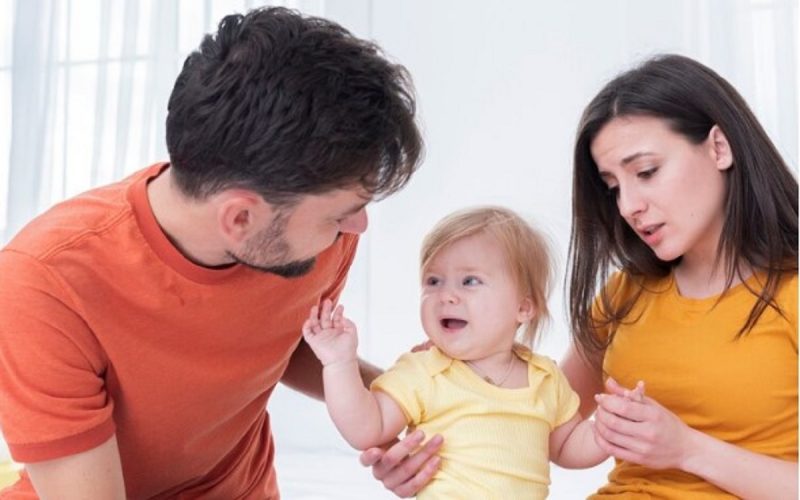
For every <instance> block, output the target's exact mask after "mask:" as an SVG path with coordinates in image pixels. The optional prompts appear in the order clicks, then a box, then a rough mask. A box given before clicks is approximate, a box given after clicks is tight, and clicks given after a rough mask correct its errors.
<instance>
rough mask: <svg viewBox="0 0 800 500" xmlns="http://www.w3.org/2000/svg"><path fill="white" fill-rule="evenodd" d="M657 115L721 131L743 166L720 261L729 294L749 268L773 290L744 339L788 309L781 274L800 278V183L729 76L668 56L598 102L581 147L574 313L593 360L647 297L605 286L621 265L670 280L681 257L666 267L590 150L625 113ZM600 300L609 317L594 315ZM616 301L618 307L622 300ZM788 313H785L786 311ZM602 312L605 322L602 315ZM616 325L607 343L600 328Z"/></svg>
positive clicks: (631, 272)
mask: <svg viewBox="0 0 800 500" xmlns="http://www.w3.org/2000/svg"><path fill="white" fill-rule="evenodd" d="M637 115H638V116H652V117H657V118H662V119H664V120H666V121H667V123H668V124H669V125H670V127H671V128H672V130H674V131H675V132H677V133H679V134H681V135H682V136H684V137H686V138H687V139H688V140H689V141H690V142H692V143H693V144H700V143H701V142H703V141H704V140H705V139H706V138H707V137H708V134H709V131H710V130H711V127H713V126H714V125H718V126H719V128H720V129H721V130H722V132H723V133H724V134H725V136H726V137H727V139H728V142H729V144H730V147H731V151H732V154H733V167H732V168H730V169H728V170H727V171H726V175H727V181H726V183H727V193H726V199H725V207H724V213H725V221H724V225H723V228H722V234H721V237H720V241H719V248H718V255H720V256H724V257H725V258H724V260H723V261H724V262H725V266H726V269H725V271H726V277H727V283H726V287H725V290H726V291H727V290H728V289H729V288H730V286H731V284H732V282H733V280H734V278H736V277H737V276H738V277H739V278H740V279H741V278H742V276H740V275H739V272H740V269H741V267H740V266H741V265H742V264H744V265H745V266H749V267H751V268H753V269H756V270H759V271H761V272H764V273H765V274H766V281H765V283H764V284H763V287H762V288H760V289H758V290H751V292H752V293H753V294H754V295H756V296H757V297H758V300H757V302H756V304H755V305H754V306H753V309H752V310H751V311H750V314H749V316H748V318H747V321H746V322H745V324H744V325H742V327H741V329H740V330H739V332H738V334H737V338H738V337H740V336H742V335H744V334H746V333H747V332H748V331H750V330H751V329H752V328H753V326H754V325H755V324H756V322H757V321H758V318H759V317H760V316H761V314H762V313H763V312H764V310H765V309H766V308H767V307H774V308H775V309H776V310H778V311H779V312H781V311H780V308H779V307H778V306H777V304H776V303H775V299H774V297H775V293H776V290H777V287H778V284H779V281H780V278H781V276H782V275H783V274H784V273H787V272H797V180H796V179H795V178H794V176H793V175H792V173H791V172H790V171H789V169H788V167H787V166H786V163H785V162H784V161H783V159H782V158H781V156H780V154H779V153H778V151H777V150H776V148H775V146H774V145H773V144H772V141H770V139H769V137H767V134H766V132H764V129H763V128H762V127H761V125H760V124H759V123H758V120H757V119H756V117H755V116H754V115H753V113H752V111H750V108H749V107H748V106H747V103H746V102H745V101H744V99H742V97H741V96H740V95H739V93H738V92H737V91H736V90H735V89H734V88H733V87H732V86H731V85H730V84H729V83H728V82H727V81H726V80H725V79H723V78H722V77H720V76H719V75H718V74H716V73H715V72H714V71H712V70H711V69H709V68H707V67H706V66H704V65H702V64H700V63H698V62H697V61H694V60H692V59H689V58H687V57H683V56H679V55H662V56H657V57H655V58H653V59H650V60H648V61H646V62H645V63H644V64H642V65H641V66H639V67H637V68H635V69H633V70H630V71H627V72H625V73H622V74H621V75H619V76H618V77H616V78H615V79H614V80H612V81H611V82H609V83H608V84H607V85H606V86H605V87H604V88H603V89H602V90H601V91H600V93H599V94H597V96H596V97H595V98H594V99H593V100H592V101H591V102H590V103H589V105H588V106H587V107H586V109H585V110H584V113H583V116H582V117H581V121H580V125H579V127H578V134H577V139H576V143H575V157H574V162H575V165H574V173H573V194H572V234H571V237H570V250H569V255H570V257H569V259H570V264H571V274H570V278H569V280H570V281H569V307H570V317H571V322H572V331H573V336H574V339H575V341H576V343H577V345H578V346H579V348H580V350H581V352H582V353H583V354H584V355H587V356H588V355H591V354H594V353H597V352H598V351H600V350H602V349H604V348H605V347H606V346H607V345H608V343H609V342H610V341H611V339H612V338H613V329H614V326H615V325H619V324H620V323H621V322H622V321H623V320H625V318H626V316H627V315H628V314H629V313H630V311H631V309H632V308H633V306H634V304H635V302H636V300H638V297H639V295H640V294H641V292H642V290H643V289H642V286H643V285H641V284H640V285H639V292H638V293H634V294H633V295H632V296H630V297H627V298H626V299H625V300H622V301H620V300H618V299H619V298H618V297H609V296H608V294H607V293H605V291H604V288H603V287H604V285H605V283H606V281H607V280H608V278H609V272H610V271H611V270H613V269H615V268H618V269H620V270H621V271H622V272H623V273H625V274H626V275H627V276H628V277H629V278H631V279H632V280H634V282H639V283H643V282H644V280H645V279H646V278H648V277H658V276H666V275H667V274H669V273H670V271H671V269H672V267H673V266H674V265H675V264H676V263H677V262H678V261H679V260H676V261H672V262H664V261H662V260H660V259H658V257H656V255H655V254H654V253H653V252H652V250H651V249H650V248H649V247H648V246H647V245H646V244H645V243H644V242H643V241H641V239H640V238H639V237H638V236H637V235H636V233H635V232H634V231H633V230H632V229H631V228H630V227H629V226H628V224H627V223H626V222H625V220H624V219H623V218H622V217H621V216H620V214H619V210H618V208H617V205H616V200H615V199H614V197H613V196H609V195H608V190H607V188H606V186H605V184H604V183H603V181H602V180H601V178H600V175H599V173H598V168H597V164H596V163H595V161H594V158H592V154H591V151H590V147H591V144H592V141H593V140H594V138H595V137H596V136H597V134H598V133H599V132H600V130H601V129H602V128H603V127H604V126H605V125H606V124H607V123H608V122H609V121H611V120H612V119H613V118H615V117H618V116H637ZM598 294H599V296H600V301H601V302H600V305H601V309H602V311H603V313H602V314H601V315H599V316H597V315H596V313H593V311H592V304H593V303H594V300H595V297H597V296H598ZM612 298H613V299H614V303H613V304H612V300H611V299H612ZM781 313H782V312H781ZM593 314H595V316H593ZM609 326H610V327H611V330H612V335H610V336H609V337H608V338H607V339H606V340H601V339H600V338H599V337H598V336H597V334H596V330H597V328H605V327H609Z"/></svg>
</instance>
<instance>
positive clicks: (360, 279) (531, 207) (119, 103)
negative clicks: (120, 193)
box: [0, 0, 798, 499]
mask: <svg viewBox="0 0 800 500" xmlns="http://www.w3.org/2000/svg"><path fill="white" fill-rule="evenodd" d="M23 1H24V0H23ZM261 3H263V2H259V1H241V0H240V1H220V0H213V1H212V0H206V1H203V2H200V1H196V2H194V1H187V0H180V1H175V0H165V1H163V2H153V1H145V0H141V1H139V2H136V1H125V2H123V1H122V0H119V1H116V0H109V1H104V0H82V1H77V0H72V1H70V0H30V3H25V5H27V6H31V5H33V6H34V7H31V8H32V9H34V10H33V14H34V17H41V18H43V19H50V17H48V16H49V15H50V14H52V13H54V14H53V16H54V17H53V19H56V20H57V21H58V22H56V23H55V24H54V25H53V26H56V27H57V28H58V29H55V28H53V26H51V25H38V27H39V28H40V29H39V30H38V31H37V30H34V29H28V28H27V25H26V28H25V29H24V30H23V29H16V30H15V27H16V26H15V22H16V19H17V17H15V15H14V13H15V12H14V11H15V9H16V10H17V11H19V5H20V4H19V3H18V2H12V1H11V0H0V11H2V12H0V44H2V45H0V109H2V110H3V112H2V113H0V234H3V230H4V231H5V233H4V234H5V236H2V238H3V239H7V238H8V237H9V236H10V235H11V234H12V233H13V230H14V229H15V228H16V227H18V226H19V225H21V224H22V223H24V222H25V221H26V220H28V219H30V217H32V216H33V215H35V214H36V213H37V212H39V211H41V210H42V209H44V208H46V207H47V206H49V205H50V204H51V203H53V202H55V201H57V200H59V199H62V198H64V197H66V196H71V195H73V194H76V193H78V192H80V191H82V190H84V189H87V188H88V187H90V186H92V185H96V184H98V183H104V182H108V181H109V180H111V179H114V178H118V177H119V176H121V174H122V173H125V172H130V171H133V170H136V169H138V168H141V167H143V166H145V165H146V164H148V163H151V162H154V161H159V160H162V159H165V158H166V155H165V148H164V144H163V138H162V133H163V119H164V116H165V112H166V101H165V99H166V97H167V95H168V91H169V88H171V85H172V82H173V81H174V77H175V75H176V74H177V71H178V69H179V67H180V64H181V61H182V59H183V57H185V55H186V52H187V51H188V50H189V49H191V48H192V47H194V46H196V45H197V43H198V42H199V39H200V33H202V32H203V31H208V30H210V29H211V27H212V26H213V25H214V24H215V23H216V22H217V21H218V19H219V17H220V16H221V15H222V14H225V13H230V12H233V11H242V10H243V9H244V8H245V7H251V6H254V5H259V4H261ZM284 3H285V4H288V5H289V6H294V7H298V8H300V9H301V10H303V11H304V12H307V13H310V14H315V15H323V16H325V17H329V18H331V19H334V20H337V21H339V22H341V23H342V24H343V25H344V26H345V27H347V28H349V29H351V30H352V31H354V32H355V33H356V34H357V35H359V36H363V37H366V38H370V39H373V40H375V41H376V42H378V43H379V44H380V45H381V46H382V47H383V48H384V49H385V51H386V52H387V53H388V54H389V55H390V57H391V58H392V59H394V60H396V61H397V62H400V63H402V64H404V65H405V66H406V67H407V68H408V69H409V70H410V72H411V74H412V75H413V78H414V81H415V84H416V88H417V94H418V102H419V111H420V121H421V125H422V129H423V133H424V136H425V140H426V144H427V155H426V158H425V162H424V164H423V165H422V167H421V169H420V171H419V172H418V173H417V174H416V175H415V177H414V178H413V179H412V181H411V183H410V184H409V186H408V187H407V188H406V189H405V190H404V191H402V192H401V193H399V194H397V195H395V196H393V197H392V198H389V199H387V200H385V201H382V202H380V203H378V204H375V205H374V206H372V207H371V208H370V217H371V221H370V227H369V230H368V232H367V234H366V235H365V237H364V239H363V240H362V245H361V247H360V249H359V254H358V257H357V261H356V263H355V265H354V268H353V271H352V273H351V276H350V281H349V284H348V288H347V290H346V291H345V295H344V297H343V299H342V300H343V302H344V303H345V304H346V306H347V309H348V311H349V313H350V314H351V316H352V318H353V319H354V320H355V321H356V322H357V323H358V325H359V328H360V332H361V344H360V352H361V354H362V356H363V357H365V358H366V359H369V360H370V361H373V362H374V363H376V364H378V365H381V366H388V365H389V364H390V363H391V362H393V361H394V359H395V358H396V357H397V356H398V355H399V354H400V353H402V352H404V351H405V350H407V349H408V348H409V347H410V346H411V345H413V344H416V343H418V342H420V341H422V340H423V339H424V336H423V334H422V331H421V328H420V326H419V321H418V312H417V299H418V287H417V255H418V250H419V243H420V241H421V239H422V236H423V235H424V234H425V232H426V231H427V230H428V229H429V228H430V227H431V226H432V225H433V224H434V222H435V221H436V220H438V219H439V218H440V217H441V216H443V215H445V214H446V213H449V212H451V211H452V210H455V209H458V208H462V207H465V206H468V205H475V204H486V203H491V204H501V205H506V206H508V207H510V208H512V209H514V210H517V211H518V212H520V213H521V214H523V215H525V216H527V217H529V218H531V219H532V220H533V221H534V222H535V223H536V224H537V225H538V226H539V227H540V228H542V229H543V230H544V231H545V232H546V233H547V234H548V235H549V237H550V238H551V240H552V246H553V250H554V254H555V255H556V257H557V262H558V266H559V267H558V281H557V286H556V289H555V291H554V293H553V296H552V298H551V302H550V306H551V311H552V314H553V321H552V322H551V324H550V326H549V328H548V330H547V332H546V333H545V336H544V338H543V340H542V342H541V343H540V344H539V349H538V350H539V351H540V352H542V353H544V354H547V355H549V356H551V357H553V358H556V359H558V358H560V357H561V355H562V354H563V352H564V350H565V348H566V345H567V342H568V338H569V332H568V329H567V326H566V325H567V323H566V319H565V312H564V307H563V304H564V300H563V294H564V292H563V287H562V284H563V272H564V266H565V261H566V249H567V242H568V238H569V225H570V203H571V200H570V197H571V192H570V184H571V147H572V140H573V136H574V133H575V129H576V126H577V122H578V119H579V116H580V113H581V110H582V108H583V106H585V104H586V103H588V101H589V100H590V99H591V97H592V96H593V95H594V94H595V93H596V92H597V91H598V90H599V89H600V87H601V86H602V85H603V84H604V83H605V82H606V81H607V80H608V79H610V78H611V77H613V76H614V75H615V74H616V73H618V72H619V71H622V70H624V69H627V68H630V67H631V66H632V65H633V64H635V63H637V62H639V61H641V60H642V59H643V58H645V57H647V56H650V55H652V54H655V53H659V52H678V53H682V54H685V55H689V56H692V57H695V58H697V59H699V60H700V61H702V62H704V63H706V64H708V65H710V66H711V67H712V68H714V69H715V70H717V71H718V72H719V73H720V74H722V75H723V76H724V77H726V78H728V79H729V80H730V81H731V83H733V84H734V85H735V86H736V87H737V88H738V89H739V90H740V92H741V93H742V94H743V95H744V97H745V99H746V100H747V101H748V102H749V103H750V104H751V106H752V107H753V109H754V111H755V112H756V114H757V115H758V116H759V118H760V119H761V120H762V123H763V124H764V126H765V128H766V129H767V132H768V133H769V134H770V136H771V137H772V138H773V140H774V141H775V142H776V144H777V146H778V148H779V150H780V151H781V152H782V154H783V155H784V157H785V159H786V160H787V162H788V163H789V164H790V165H791V166H792V167H793V168H794V169H796V168H797V164H798V116H797V115H798V98H797V83H798V59H797V58H798V49H797V12H798V9H797V2H796V1H795V0H559V1H556V0H553V1H547V2H545V1H533V0H505V1H478V0H468V1H456V0H433V1H431V0H427V1H426V0H396V1H380V0H327V1H325V0H309V1H303V0H299V1H296V2H284ZM103 8H106V9H107V10H106V11H103V10H102V9H103ZM35 9H42V16H36V14H38V11H37V10H35ZM47 9H50V10H47ZM137 9H139V10H137ZM156 9H161V10H163V11H164V12H161V11H157V10H156ZM103 12H105V14H103ZM137 12H138V14H136V13H137ZM45 14H46V15H45ZM134 14H136V15H134ZM103 16H108V17H109V18H110V19H116V20H117V21H115V22H117V23H120V24H118V25H114V26H116V27H114V28H112V29H111V30H110V33H106V35H105V36H107V37H109V39H110V42H109V41H108V40H106V44H105V45H104V44H103V43H101V40H105V39H104V38H103V36H104V35H103V31H102V30H100V29H99V28H98V26H102V25H103V23H98V19H104V18H103ZM123 19H124V22H123V21H122V20H123ZM135 23H139V24H138V25H137V24H135ZM147 23H149V25H147V26H146V30H145V28H141V29H142V30H144V31H142V32H141V33H145V34H144V35H142V34H140V36H138V38H136V37H135V36H134V39H133V40H131V36H132V35H131V33H129V32H128V31H126V30H125V29H123V27H124V26H131V25H133V26H145V24H147ZM154 26H155V28H154ZM54 33H55V34H54ZM12 34H13V35H12ZM120 34H121V36H122V38H121V39H118V38H115V37H118V36H120ZM134 34H135V33H134ZM47 36H51V37H55V38H54V41H53V46H55V47H57V48H58V50H59V54H61V55H59V56H58V57H55V58H54V60H55V62H53V61H49V62H48V61H47V60H44V62H41V61H39V62H41V64H42V66H41V67H37V68H35V69H34V70H33V71H29V72H25V71H23V70H24V63H23V62H21V61H27V60H28V55H29V54H30V55H32V54H34V53H36V51H37V50H38V47H39V45H42V44H38V45H37V43H36V42H37V41H40V39H42V37H47ZM58 37H66V38H64V40H67V39H68V40H71V43H69V44H66V43H62V42H61V38H58ZM115 40H117V41H118V42H119V43H117V42H115ZM120 40H121V41H120ZM45 45H46V44H45ZM104 47H106V48H105V49H104ZM108 47H110V48H108ZM126 47H127V49H126ZM165 47H168V48H165ZM169 50H171V51H172V52H169ZM109 51H110V52H111V53H108V52H109ZM114 51H118V52H119V53H116V52H114ZM126 51H127V52H126ZM62 52H64V54H62ZM76 54H77V55H76ZM115 54H116V55H115ZM164 54H168V55H169V57H167V56H165V55H164ZM12 55H13V57H12ZM173 56H174V57H173ZM103 57H107V58H108V57H111V58H112V59H113V58H114V57H116V58H117V59H114V60H113V61H111V63H109V64H107V65H105V66H104V65H103V64H104V63H101V62H98V61H101V60H102V59H103ZM31 59H33V57H31ZM40 59H41V58H40ZM49 64H52V66H48V65H49ZM47 68H56V69H55V70H54V71H53V72H52V78H53V79H52V80H51V81H50V82H46V81H45V82H44V84H47V85H50V87H47V85H45V86H44V88H45V89H46V90H45V91H43V95H45V96H49V98H48V99H45V98H40V96H38V95H33V92H34V90H37V89H40V88H41V86H42V85H43V84H42V79H43V78H44V76H43V75H45V76H47V75H51V73H48V72H47V71H46V69H47ZM98 68H106V69H107V70H108V75H111V76H110V77H109V79H108V81H106V80H102V79H101V77H102V78H106V76H105V75H106V74H105V73H103V71H105V70H103V71H101V70H100V69H98ZM69 75H71V76H69ZM101 81H102V82H103V84H102V85H101V84H100V83H99V82H101ZM12 88H14V89H16V90H15V91H14V92H12V91H11V90H12ZM101 90H102V92H101ZM48 92H49V93H48ZM12 96H13V98H12ZM131 103H133V104H131ZM30 106H40V108H41V109H39V111H41V112H39V111H37V112H32V111H30V110H29V109H28V108H29V107H30ZM8 109H12V110H13V120H12V113H8V112H7V111H6V110H8ZM37 120H39V121H37ZM12 125H13V127H12ZM12 128H13V133H12ZM26 130H34V131H41V132H42V134H38V132H37V134H27V133H26V132H25V131H26ZM42 138H43V139H44V140H40V139H42ZM37 155H38V156H37ZM6 160H8V161H6ZM37 176H38V177H37ZM0 241H2V240H0ZM270 411H271V414H272V417H273V422H274V426H275V434H276V441H277V445H278V450H277V460H278V475H279V480H280V482H281V485H282V487H283V493H284V497H285V498H288V499H295V498H304V499H312V498H324V499H339V498H340V499H354V498H363V499H374V498H382V497H386V498H391V497H390V496H388V494H386V493H384V492H383V490H382V489H381V487H380V485H378V484H377V483H375V482H374V481H373V480H372V479H371V478H370V476H369V472H368V471H366V470H363V469H361V468H360V467H359V466H358V464H357V458H356V454H355V453H354V452H352V451H351V450H349V449H348V447H347V445H346V444H345V443H344V442H343V441H342V440H341V439H340V438H339V437H338V435H337V434H336V433H335V430H334V429H333V426H332V424H330V423H329V421H328V418H327V415H326V413H325V410H324V407H323V406H322V405H321V404H319V403H317V402H312V401H308V400H306V399H305V398H303V397H301V396H298V395H296V394H293V393H290V392H289V391H286V390H278V391H277V392H276V394H275V396H274V398H273V401H272V402H271V403H270ZM608 465H609V464H608V463H606V464H604V465H602V466H600V467H597V468H595V469H592V470H588V471H560V470H558V471H556V472H555V473H554V474H553V485H552V488H551V492H552V498H556V499H571V498H579V497H583V496H585V495H586V494H588V493H589V492H591V491H593V490H594V489H596V488H597V487H598V486H600V485H601V484H602V483H603V481H604V476H605V474H606V472H607V469H608Z"/></svg>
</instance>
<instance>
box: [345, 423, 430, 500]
mask: <svg viewBox="0 0 800 500" xmlns="http://www.w3.org/2000/svg"><path fill="white" fill-rule="evenodd" d="M424 439H425V434H424V433H423V432H422V431H420V430H417V431H414V432H412V433H411V434H409V435H407V436H406V437H405V438H403V439H402V440H401V441H399V442H396V443H395V444H393V445H392V446H391V447H389V448H388V449H386V450H384V449H382V448H370V449H368V450H365V451H364V452H363V453H362V454H361V457H360V460H361V465H363V466H365V467H372V475H373V476H374V477H375V479H377V480H378V481H380V482H382V483H383V485H384V486H385V487H386V489H388V490H390V491H391V492H392V493H394V494H395V495H397V496H398V497H400V498H409V497H413V496H414V495H416V494H417V492H419V491H420V490H421V489H422V488H423V487H424V486H425V485H427V484H428V482H430V480H431V478H432V477H433V475H434V474H435V473H436V471H437V470H438V468H439V463H440V461H441V459H440V458H439V456H438V455H436V453H437V452H438V451H439V449H440V448H441V447H442V443H443V439H442V437H441V436H439V435H436V436H433V437H432V438H431V439H430V440H429V441H428V442H427V443H425V445H424V446H422V447H421V448H420V447H419V446H420V444H422V441H423V440H424Z"/></svg>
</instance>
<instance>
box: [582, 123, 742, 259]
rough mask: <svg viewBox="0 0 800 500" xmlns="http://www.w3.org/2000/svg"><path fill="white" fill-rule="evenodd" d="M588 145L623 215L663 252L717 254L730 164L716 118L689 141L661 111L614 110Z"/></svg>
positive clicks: (707, 256) (709, 256)
mask: <svg viewBox="0 0 800 500" xmlns="http://www.w3.org/2000/svg"><path fill="white" fill-rule="evenodd" d="M591 153H592V157H593V158H594V161H595V163H596V164H597V166H598V170H599V173H600V177H601V178H602V179H603V182H605V184H606V185H607V186H608V188H609V191H610V193H609V195H611V196H614V197H615V198H616V201H617V207H618V209H619V213H620V215H621V216H622V217H623V218H624V219H625V221H626V222H627V223H628V224H629V225H630V227H631V228H632V229H633V230H634V231H635V232H636V234H637V235H639V237H640V238H641V239H642V241H644V242H645V243H646V244H647V245H648V246H649V247H650V248H651V249H652V250H653V252H655V254H656V256H657V257H658V258H659V259H661V260H664V261H671V260H673V259H676V258H678V257H681V256H683V257H684V260H683V261H682V264H683V263H689V262H698V263H702V262H706V261H708V259H711V261H712V262H713V260H714V258H715V257H716V253H717V244H718V242H719V238H720V234H721V232H722V225H723V220H724V213H723V211H724V202H725V188H726V179H725V170H727V169H728V168H730V167H731V165H732V164H733V157H732V155H731V152H730V147H729V145H728V141H727V139H726V138H725V136H724V134H723V133H722V131H721V130H720V129H719V128H718V127H717V126H714V127H713V128H712V129H711V131H710V132H709V135H708V137H707V138H706V140H705V141H703V142H702V143H700V144H692V143H691V142H689V140H688V139H687V138H686V137H684V136H683V135H680V134H678V133H676V132H674V131H673V130H672V129H671V128H670V127H669V124H668V122H667V121H665V120H663V119H661V118H654V117H649V116H622V117H617V118H614V119H613V120H611V121H610V122H608V123H607V124H606V125H605V126H604V127H603V128H602V129H600V132H599V133H598V134H597V136H596V137H595V139H594V141H593V142H592V144H591Z"/></svg>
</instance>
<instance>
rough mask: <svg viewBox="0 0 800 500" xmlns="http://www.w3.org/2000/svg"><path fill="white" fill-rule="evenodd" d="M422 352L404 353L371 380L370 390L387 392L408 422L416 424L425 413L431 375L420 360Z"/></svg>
mask: <svg viewBox="0 0 800 500" xmlns="http://www.w3.org/2000/svg"><path fill="white" fill-rule="evenodd" d="M423 354H424V353H411V352H409V353H405V354H403V355H402V356H400V358H399V359H398V360H397V362H396V363H395V364H394V366H392V367H391V368H389V369H388V370H386V372H384V373H383V374H381V375H380V376H379V377H378V378H376V379H375V380H373V381H372V384H371V385H370V390H372V391H382V392H385V393H386V394H388V395H389V396H390V397H391V398H392V399H394V400H395V402H396V403H397V404H398V406H400V409H402V410H403V413H405V415H406V419H407V421H408V423H409V424H412V425H416V424H418V423H420V422H421V421H422V418H423V417H424V415H425V400H426V394H427V393H428V389H429V388H430V380H431V375H430V374H429V373H428V370H427V369H426V368H425V365H424V363H423V362H422V359H423Z"/></svg>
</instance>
